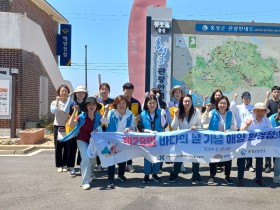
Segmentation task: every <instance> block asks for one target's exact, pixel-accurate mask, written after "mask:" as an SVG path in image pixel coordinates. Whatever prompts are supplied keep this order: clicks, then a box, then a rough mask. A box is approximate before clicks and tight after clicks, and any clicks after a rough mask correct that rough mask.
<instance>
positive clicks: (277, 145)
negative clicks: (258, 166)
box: [89, 128, 280, 167]
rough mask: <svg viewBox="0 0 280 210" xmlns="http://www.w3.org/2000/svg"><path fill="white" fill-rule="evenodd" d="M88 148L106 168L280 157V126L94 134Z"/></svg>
mask: <svg viewBox="0 0 280 210" xmlns="http://www.w3.org/2000/svg"><path fill="white" fill-rule="evenodd" d="M93 148H94V149H93ZM89 151H97V153H98V155H99V157H100V159H101V162H102V166H103V167H107V166H110V165H114V164H116V163H121V162H125V161H127V160H130V159H133V158H138V157H145V158H147V159H148V160H149V161H151V162H153V163H155V162H200V163H209V162H223V161H227V160H232V159H234V158H244V157H280V129H278V128H270V129H266V130H254V131H234V132H227V133H224V132H219V131H209V130H178V131H167V132H161V133H156V134H150V133H136V132H135V133H134V132H131V133H119V132H116V133H114V132H104V133H102V132H100V133H92V137H91V143H90V145H89Z"/></svg>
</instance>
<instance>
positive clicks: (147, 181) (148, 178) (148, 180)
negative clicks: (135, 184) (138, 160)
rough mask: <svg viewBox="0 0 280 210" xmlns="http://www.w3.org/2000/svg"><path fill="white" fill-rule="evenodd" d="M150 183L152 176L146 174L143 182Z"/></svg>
mask: <svg viewBox="0 0 280 210" xmlns="http://www.w3.org/2000/svg"><path fill="white" fill-rule="evenodd" d="M149 183H150V177H149V175H145V176H144V179H143V184H149Z"/></svg>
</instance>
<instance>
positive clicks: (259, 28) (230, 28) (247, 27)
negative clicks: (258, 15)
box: [195, 23, 280, 34]
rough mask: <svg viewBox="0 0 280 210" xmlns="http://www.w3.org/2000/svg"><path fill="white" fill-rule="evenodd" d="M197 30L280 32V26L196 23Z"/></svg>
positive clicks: (252, 32) (210, 31) (256, 32)
mask: <svg viewBox="0 0 280 210" xmlns="http://www.w3.org/2000/svg"><path fill="white" fill-rule="evenodd" d="M195 31H196V32H207V33H234V34H236V33H242V34H244V33H248V34H280V27H279V26H258V25H238V24H236V25H235V24H230V25H229V24H204V23H203V24H200V23H199V24H195Z"/></svg>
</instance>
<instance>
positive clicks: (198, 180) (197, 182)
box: [192, 178, 202, 184]
mask: <svg viewBox="0 0 280 210" xmlns="http://www.w3.org/2000/svg"><path fill="white" fill-rule="evenodd" d="M192 182H193V184H201V183H202V180H201V178H194V179H193V180H192Z"/></svg>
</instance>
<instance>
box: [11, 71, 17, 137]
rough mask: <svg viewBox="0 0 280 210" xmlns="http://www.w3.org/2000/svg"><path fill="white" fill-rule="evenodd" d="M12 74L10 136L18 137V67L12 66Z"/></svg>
mask: <svg viewBox="0 0 280 210" xmlns="http://www.w3.org/2000/svg"><path fill="white" fill-rule="evenodd" d="M11 74H12V112H11V130H10V131H11V132H10V138H16V130H17V122H16V116H17V109H16V108H17V106H16V104H17V102H16V92H17V90H16V89H17V74H18V69H15V68H12V69H11Z"/></svg>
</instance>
